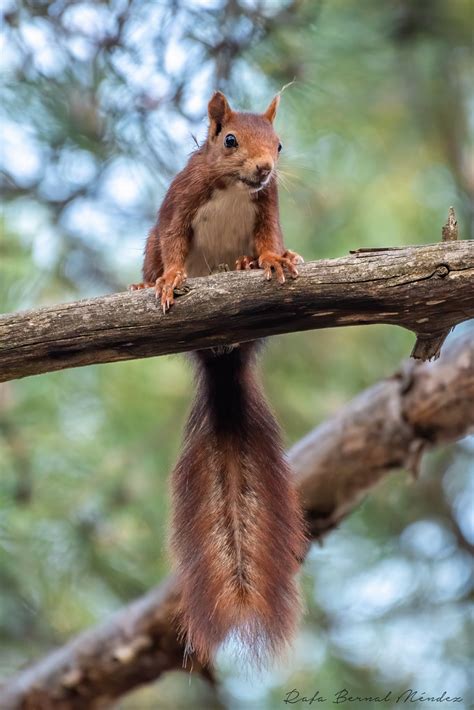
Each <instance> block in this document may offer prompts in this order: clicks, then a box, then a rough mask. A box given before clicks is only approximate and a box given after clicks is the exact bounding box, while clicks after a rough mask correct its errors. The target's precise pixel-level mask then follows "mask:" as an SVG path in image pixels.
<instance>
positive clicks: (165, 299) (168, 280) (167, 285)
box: [155, 267, 187, 313]
mask: <svg viewBox="0 0 474 710" xmlns="http://www.w3.org/2000/svg"><path fill="white" fill-rule="evenodd" d="M186 278H187V275H186V274H185V272H184V271H183V270H182V269H177V268H176V267H172V268H171V269H168V270H167V271H165V273H164V274H163V276H160V277H159V278H158V279H156V283H155V297H156V298H157V299H158V298H159V299H160V300H161V309H162V311H163V313H166V311H168V310H169V309H170V307H171V306H172V305H173V303H174V290H175V289H176V288H179V287H180V286H182V284H183V283H184V282H185V280H186Z"/></svg>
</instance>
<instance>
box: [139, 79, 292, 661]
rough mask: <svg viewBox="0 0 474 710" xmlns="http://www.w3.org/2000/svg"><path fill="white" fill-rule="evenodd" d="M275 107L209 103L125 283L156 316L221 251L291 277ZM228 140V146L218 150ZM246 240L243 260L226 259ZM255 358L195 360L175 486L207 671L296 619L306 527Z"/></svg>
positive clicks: (190, 612) (209, 353)
mask: <svg viewBox="0 0 474 710" xmlns="http://www.w3.org/2000/svg"><path fill="white" fill-rule="evenodd" d="M277 107H278V98H275V99H274V100H273V101H272V102H271V104H270V106H269V107H268V109H267V111H266V112H265V113H264V114H251V113H237V112H234V111H232V109H231V108H230V106H229V104H228V103H227V100H226V98H225V97H224V96H223V94H221V93H220V92H216V93H215V94H214V96H213V97H212V99H211V101H210V102H209V120H210V124H209V132H208V137H207V140H206V142H205V143H204V145H203V146H202V147H200V148H199V149H198V150H197V151H196V152H195V153H194V154H193V155H192V156H191V158H190V160H189V162H188V164H187V166H186V167H185V168H184V170H183V171H181V172H180V173H179V174H178V175H177V176H176V178H175V179H174V180H173V182H172V184H171V186H170V189H169V190H168V193H167V194H166V196H165V199H164V201H163V204H162V206H161V209H160V211H159V215H158V220H157V223H156V225H155V226H154V228H153V229H152V230H151V232H150V235H149V237H148V240H147V244H146V249H145V262H144V267H143V276H144V282H143V283H141V284H136V285H135V286H134V287H133V288H144V287H146V286H154V287H155V290H156V295H157V297H159V298H160V299H161V305H162V308H163V310H164V311H165V312H166V310H167V309H168V308H169V307H170V306H171V304H172V303H173V296H174V289H175V288H177V287H178V286H180V285H181V284H182V283H183V281H184V280H185V278H186V269H187V268H188V266H189V267H190V268H191V269H192V270H193V271H194V272H195V273H193V274H192V275H205V274H206V273H207V267H209V270H212V268H214V266H215V264H214V262H217V261H218V260H219V259H220V258H221V254H223V253H225V254H226V255H227V254H231V255H232V257H231V258H232V263H229V266H230V267H233V268H236V269H248V268H261V269H263V270H264V275H265V277H266V278H271V275H272V270H273V271H275V274H276V276H277V278H278V280H279V281H280V283H284V281H285V276H284V270H287V271H288V272H289V273H290V274H291V276H293V277H296V276H297V274H298V272H297V269H296V265H297V264H298V263H299V262H300V261H301V259H300V257H299V256H298V255H297V254H295V253H294V252H290V251H287V250H285V248H284V246H283V238H282V233H281V228H280V221H279V213H278V189H277V182H276V175H275V164H276V161H277V157H278V146H279V140H278V137H277V135H276V133H275V131H274V129H273V120H274V117H275V114H276V110H277ZM229 134H232V135H233V136H235V137H236V139H237V141H238V145H237V146H235V147H230V148H229V147H228V146H226V144H225V142H224V141H225V140H226V136H228V135H229ZM227 214H228V215H229V217H228V219H227ZM226 219H227V221H225V220H226ZM222 224H224V228H223V229H221V227H222ZM221 232H222V233H221ZM247 232H248V233H247ZM226 240H227V242H226ZM242 244H245V245H246V246H248V252H247V253H237V252H236V250H237V249H238V248H239V247H240V246H241V245H242ZM201 249H202V250H203V251H202V254H203V255H204V261H203V260H202V259H201V261H200V257H201V252H200V250H201ZM214 252H215V254H214ZM234 252H235V253H234ZM214 256H215V259H214ZM210 262H212V263H210ZM187 265H188V266H187ZM256 348H257V346H256V344H242V345H236V346H233V347H232V348H227V349H217V350H214V349H210V350H206V351H199V352H197V353H195V355H194V358H195V360H196V362H197V374H198V389H197V394H196V398H195V402H194V405H193V407H192V410H191V414H190V417H189V420H188V424H187V427H186V434H185V441H184V446H183V451H182V454H181V457H180V459H179V461H178V464H177V465H176V468H175V470H174V472H173V476H172V495H173V516H172V534H171V546H172V551H173V553H174V557H175V562H176V566H177V570H178V573H179V576H180V581H181V586H182V604H181V609H180V626H181V630H182V633H183V636H184V637H185V640H186V644H187V649H188V650H189V651H194V652H196V654H197V655H198V657H199V658H200V660H201V661H204V662H206V661H209V660H210V658H211V657H212V656H213V653H214V651H215V650H216V648H217V646H218V645H219V644H220V643H222V642H223V641H225V639H226V638H228V636H229V634H231V633H233V634H234V635H235V636H236V637H237V638H238V639H239V640H240V641H241V642H242V644H243V649H245V650H247V652H248V653H249V654H250V657H251V658H253V659H254V660H257V661H264V660H265V659H266V658H267V657H268V656H273V655H275V654H277V653H278V652H279V651H281V649H282V648H283V647H284V646H285V644H287V643H288V642H289V641H290V640H291V638H292V635H293V633H294V631H295V628H296V625H297V621H298V618H299V610H300V604H299V596H298V589H297V585H296V582H295V574H296V572H297V569H298V565H299V562H300V561H301V559H302V557H303V555H304V550H305V545H306V543H305V535H304V526H303V517H302V513H301V510H300V507H299V503H298V500H297V496H296V493H295V490H294V488H293V485H292V481H291V474H290V471H289V468H288V464H287V463H286V460H285V457H284V453H283V450H282V445H281V440H280V433H279V429H278V425H277V423H276V421H275V419H274V417H273V415H272V413H271V411H270V410H269V408H268V405H267V404H266V401H265V398H264V395H263V393H262V391H261V389H260V387H259V384H258V381H257V379H256V376H255V350H256Z"/></svg>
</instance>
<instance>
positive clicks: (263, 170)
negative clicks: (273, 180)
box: [255, 163, 272, 179]
mask: <svg viewBox="0 0 474 710" xmlns="http://www.w3.org/2000/svg"><path fill="white" fill-rule="evenodd" d="M255 170H256V172H257V174H258V176H259V178H262V179H264V178H266V177H268V176H269V175H270V173H271V172H272V166H271V165H270V163H262V164H261V165H256V166H255Z"/></svg>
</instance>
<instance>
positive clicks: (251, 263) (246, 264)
mask: <svg viewBox="0 0 474 710" xmlns="http://www.w3.org/2000/svg"><path fill="white" fill-rule="evenodd" d="M235 269H236V271H250V269H258V261H257V259H252V258H251V257H250V256H241V257H240V258H239V259H237V261H236V262H235Z"/></svg>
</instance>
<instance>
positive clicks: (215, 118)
mask: <svg viewBox="0 0 474 710" xmlns="http://www.w3.org/2000/svg"><path fill="white" fill-rule="evenodd" d="M207 112H208V114H209V121H210V126H209V129H210V130H209V132H210V134H211V135H213V136H217V135H218V134H219V133H220V132H221V128H222V124H223V123H225V122H226V121H227V120H228V118H230V116H231V114H232V109H231V107H230V106H229V102H228V101H227V99H226V97H225V96H224V94H223V93H222V92H221V91H216V92H215V93H214V94H213V95H212V98H211V100H210V101H209V103H208V105H207Z"/></svg>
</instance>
